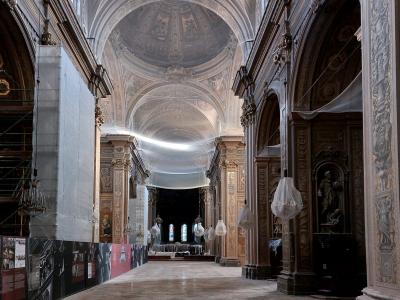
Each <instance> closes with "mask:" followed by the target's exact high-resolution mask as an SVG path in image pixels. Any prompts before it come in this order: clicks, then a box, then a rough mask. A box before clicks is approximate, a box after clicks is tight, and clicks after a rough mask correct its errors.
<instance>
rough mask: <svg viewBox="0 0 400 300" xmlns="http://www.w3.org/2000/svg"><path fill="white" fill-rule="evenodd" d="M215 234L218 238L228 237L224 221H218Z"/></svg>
mask: <svg viewBox="0 0 400 300" xmlns="http://www.w3.org/2000/svg"><path fill="white" fill-rule="evenodd" d="M215 234H216V235H218V236H224V235H226V226H225V223H224V221H222V220H218V223H217V226H215Z"/></svg>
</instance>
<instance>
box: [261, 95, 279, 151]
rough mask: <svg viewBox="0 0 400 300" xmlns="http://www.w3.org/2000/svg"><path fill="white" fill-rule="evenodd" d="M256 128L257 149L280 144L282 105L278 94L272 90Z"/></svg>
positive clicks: (264, 103)
mask: <svg viewBox="0 0 400 300" xmlns="http://www.w3.org/2000/svg"><path fill="white" fill-rule="evenodd" d="M260 112H261V113H260V114H259V118H258V122H257V127H256V149H257V152H261V151H262V150H263V149H264V148H265V147H268V146H275V145H278V144H280V123H281V114H280V104H279V98H278V94H277V93H275V91H273V90H270V91H269V92H268V93H267V95H266V97H265V99H264V101H263V104H262V107H261V110H260Z"/></svg>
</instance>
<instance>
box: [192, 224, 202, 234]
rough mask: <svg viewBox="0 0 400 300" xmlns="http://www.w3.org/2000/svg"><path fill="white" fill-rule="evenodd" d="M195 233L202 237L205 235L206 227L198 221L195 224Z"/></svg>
mask: <svg viewBox="0 0 400 300" xmlns="http://www.w3.org/2000/svg"><path fill="white" fill-rule="evenodd" d="M194 235H195V236H197V237H201V236H203V235H204V227H203V226H202V225H201V223H197V224H196V225H195V226H194Z"/></svg>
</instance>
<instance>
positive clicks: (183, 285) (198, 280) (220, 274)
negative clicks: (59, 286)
mask: <svg viewBox="0 0 400 300" xmlns="http://www.w3.org/2000/svg"><path fill="white" fill-rule="evenodd" d="M240 273H241V269H240V268H232V267H220V266H219V265H217V264H215V263H211V262H168V261H167V262H162V261H160V262H158V261H157V262H149V263H147V264H145V265H144V266H141V267H139V268H137V269H134V270H132V271H130V272H128V273H125V274H123V275H121V276H119V277H117V278H115V279H113V280H110V281H108V282H106V283H104V284H102V285H99V286H97V287H94V288H92V289H89V290H86V291H83V292H81V293H78V294H75V295H73V296H71V297H68V298H67V299H69V300H78V299H82V300H89V299H90V300H92V299H107V300H110V299H111V300H119V299H135V300H136V299H147V300H149V299H162V300H164V299H165V300H169V299H171V300H172V299H174V300H180V299H202V300H210V299H230V300H234V299H269V300H275V299H280V300H289V299H296V300H305V299H311V298H309V297H294V296H287V295H283V294H280V293H278V292H277V291H276V282H275V281H259V280H247V279H243V278H241V277H240Z"/></svg>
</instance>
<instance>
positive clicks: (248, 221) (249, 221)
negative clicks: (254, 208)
mask: <svg viewBox="0 0 400 300" xmlns="http://www.w3.org/2000/svg"><path fill="white" fill-rule="evenodd" d="M237 224H238V226H239V227H241V228H243V229H249V228H250V227H252V226H253V214H252V212H251V211H250V208H249V206H248V205H246V206H244V207H243V208H242V209H241V210H240V213H239V218H238V222H237Z"/></svg>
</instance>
